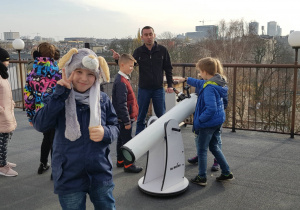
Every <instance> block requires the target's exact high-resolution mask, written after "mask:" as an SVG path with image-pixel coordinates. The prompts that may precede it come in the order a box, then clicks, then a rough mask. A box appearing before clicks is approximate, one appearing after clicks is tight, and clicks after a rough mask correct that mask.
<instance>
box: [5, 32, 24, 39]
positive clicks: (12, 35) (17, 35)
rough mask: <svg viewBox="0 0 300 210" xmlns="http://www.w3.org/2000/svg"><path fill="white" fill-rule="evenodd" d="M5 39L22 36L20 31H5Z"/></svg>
mask: <svg viewBox="0 0 300 210" xmlns="http://www.w3.org/2000/svg"><path fill="white" fill-rule="evenodd" d="M3 34H4V40H15V39H19V38H20V33H19V32H3Z"/></svg>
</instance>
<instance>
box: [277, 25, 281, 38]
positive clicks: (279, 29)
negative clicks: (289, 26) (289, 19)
mask: <svg viewBox="0 0 300 210" xmlns="http://www.w3.org/2000/svg"><path fill="white" fill-rule="evenodd" d="M281 34H282V29H281V27H280V26H279V25H277V36H281Z"/></svg>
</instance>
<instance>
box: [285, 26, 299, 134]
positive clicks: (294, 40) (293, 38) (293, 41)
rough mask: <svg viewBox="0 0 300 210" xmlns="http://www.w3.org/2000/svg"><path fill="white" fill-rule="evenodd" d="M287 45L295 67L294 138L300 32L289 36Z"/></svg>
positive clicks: (292, 125)
mask: <svg viewBox="0 0 300 210" xmlns="http://www.w3.org/2000/svg"><path fill="white" fill-rule="evenodd" d="M288 42H289V44H290V45H291V46H292V48H293V49H295V67H294V87H293V105H292V124H291V138H294V129H295V118H296V96H297V83H298V82H297V78H298V68H297V65H298V49H299V48H300V31H294V32H292V33H291V34H290V35H289V38H288Z"/></svg>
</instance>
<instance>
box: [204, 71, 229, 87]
mask: <svg viewBox="0 0 300 210" xmlns="http://www.w3.org/2000/svg"><path fill="white" fill-rule="evenodd" d="M208 81H212V82H215V83H217V84H218V85H219V86H221V87H224V86H225V85H226V84H227V82H226V80H225V79H224V78H223V77H222V76H221V75H220V74H215V76H213V77H212V78H210V79H209V80H208Z"/></svg>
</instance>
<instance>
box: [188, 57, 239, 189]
mask: <svg viewBox="0 0 300 210" xmlns="http://www.w3.org/2000/svg"><path fill="white" fill-rule="evenodd" d="M196 68H197V69H199V71H200V75H201V77H202V78H203V79H204V80H198V79H194V78H190V77H189V78H188V79H187V84H189V85H191V86H194V87H196V89H198V100H197V105H196V109H195V113H194V129H195V133H196V134H198V146H197V154H198V167H199V173H198V175H197V176H196V177H195V178H194V179H191V182H193V183H195V184H198V185H201V186H205V185H206V184H207V178H206V168H207V150H208V148H209V150H210V151H211V152H212V154H213V155H214V156H215V159H216V160H217V161H218V163H219V165H220V167H221V170H222V172H221V175H220V176H219V177H217V178H216V180H217V181H225V180H231V179H233V174H232V173H231V172H230V168H229V166H228V163H227V161H226V158H225V156H224V155H223V153H222V150H221V148H220V147H219V146H218V140H219V139H220V138H221V126H222V124H223V123H224V121H225V111H224V102H223V100H224V99H227V92H228V88H227V86H226V82H224V78H222V76H221V75H220V74H217V69H218V68H222V67H221V65H220V62H219V61H218V60H217V59H214V58H210V57H207V58H203V59H200V60H199V61H198V62H197V64H196Z"/></svg>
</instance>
